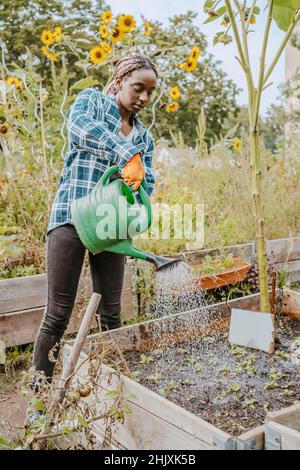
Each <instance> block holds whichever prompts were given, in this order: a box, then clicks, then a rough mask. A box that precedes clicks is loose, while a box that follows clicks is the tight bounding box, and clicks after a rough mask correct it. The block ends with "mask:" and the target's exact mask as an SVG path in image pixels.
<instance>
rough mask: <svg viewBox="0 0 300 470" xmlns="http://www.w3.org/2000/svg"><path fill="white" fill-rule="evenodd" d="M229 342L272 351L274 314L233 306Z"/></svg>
mask: <svg viewBox="0 0 300 470" xmlns="http://www.w3.org/2000/svg"><path fill="white" fill-rule="evenodd" d="M229 342H230V343H234V344H238V345H240V346H246V347H248V348H254V349H260V350H261V351H266V352H270V350H271V346H272V344H273V342H274V324H273V316H272V314H271V313H262V312H251V311H250V310H241V309H238V308H233V309H232V311H231V320H230V330H229Z"/></svg>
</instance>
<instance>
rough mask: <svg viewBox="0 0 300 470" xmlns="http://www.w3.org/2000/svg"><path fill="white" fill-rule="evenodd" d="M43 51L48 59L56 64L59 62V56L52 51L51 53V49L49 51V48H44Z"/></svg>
mask: <svg viewBox="0 0 300 470" xmlns="http://www.w3.org/2000/svg"><path fill="white" fill-rule="evenodd" d="M41 50H42V53H43V54H44V55H45V56H46V57H48V59H50V60H51V61H52V62H56V61H57V60H58V58H57V56H56V55H55V54H53V53H52V52H51V51H49V49H47V47H45V46H43V47H42V48H41Z"/></svg>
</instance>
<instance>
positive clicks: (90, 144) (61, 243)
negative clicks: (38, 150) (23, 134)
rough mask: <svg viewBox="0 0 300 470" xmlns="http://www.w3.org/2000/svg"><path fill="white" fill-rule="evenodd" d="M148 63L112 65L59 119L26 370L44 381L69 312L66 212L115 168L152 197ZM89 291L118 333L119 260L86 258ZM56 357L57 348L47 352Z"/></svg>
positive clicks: (73, 235) (70, 228) (76, 249)
mask: <svg viewBox="0 0 300 470" xmlns="http://www.w3.org/2000/svg"><path fill="white" fill-rule="evenodd" d="M157 78H158V74H157V70H156V67H155V66H154V64H153V63H152V62H151V60H149V59H147V58H144V57H140V56H129V57H126V58H125V59H122V60H120V61H119V62H117V64H116V67H115V73H114V78H113V81H112V82H111V83H110V85H109V86H108V87H107V88H106V89H105V90H104V92H103V93H102V92H100V91H99V90H97V89H93V88H87V89H85V90H83V91H82V92H80V93H79V95H78V96H77V98H76V100H75V102H74V104H73V105H72V106H71V108H70V110H69V111H68V114H67V128H68V136H69V148H68V151H67V153H66V156H65V158H64V167H63V171H62V174H61V177H60V181H59V187H58V190H57V193H56V197H55V200H54V203H53V207H52V211H51V215H50V220H49V225H48V229H47V235H46V239H47V282H48V293H47V306H46V308H45V312H44V318H43V321H42V324H41V327H40V331H39V333H38V336H37V339H36V343H35V349H34V357H33V365H34V367H35V370H37V371H43V372H44V373H45V376H46V377H47V379H48V381H49V382H51V380H52V376H53V372H54V366H55V363H54V362H53V361H50V360H49V358H48V353H49V351H50V350H51V349H52V348H53V347H54V346H55V345H56V344H57V343H58V342H59V341H60V339H61V338H62V336H63V334H64V332H65V330H66V328H67V325H68V322H69V319H70V315H71V312H72V309H73V305H74V301H75V297H76V293H77V288H78V282H79V277H80V272H81V268H82V264H83V259H84V254H85V247H84V246H83V244H82V242H81V241H80V239H79V237H78V235H77V232H76V230H75V227H74V225H72V219H71V213H70V206H71V203H72V201H73V200H74V199H77V198H80V197H83V196H85V195H86V194H88V193H89V192H90V191H91V190H92V188H93V187H94V186H95V184H96V183H97V181H99V178H100V177H101V175H102V174H103V173H104V171H105V170H106V169H107V168H108V167H109V166H112V165H117V166H118V168H119V172H120V174H121V175H122V177H123V179H124V180H125V181H126V182H127V183H128V184H129V185H133V191H136V190H137V189H138V188H139V186H140V184H141V182H142V179H143V178H144V177H145V179H146V183H147V186H148V189H147V192H148V195H149V196H150V194H151V193H152V191H153V187H154V173H153V167H152V156H153V140H152V137H151V135H150V133H149V131H148V130H147V128H146V127H145V126H144V125H143V124H142V123H141V121H140V120H139V119H138V117H137V114H138V112H139V111H141V110H142V109H143V108H144V107H145V106H146V105H147V104H148V102H149V100H150V97H151V94H152V92H153V91H154V90H155V87H156V84H157ZM89 261H90V268H91V274H92V282H93V291H94V292H98V293H100V294H101V295H102V298H101V302H100V305H99V308H98V311H97V313H99V314H100V315H101V321H102V327H103V328H106V329H113V328H118V327H120V326H121V319H120V309H121V306H120V299H121V291H122V284H123V275H124V265H125V256H124V255H121V254H117V253H109V252H102V253H99V254H97V255H92V254H91V253H90V252H89ZM54 351H55V353H54V357H55V358H56V357H57V353H58V347H55V348H54Z"/></svg>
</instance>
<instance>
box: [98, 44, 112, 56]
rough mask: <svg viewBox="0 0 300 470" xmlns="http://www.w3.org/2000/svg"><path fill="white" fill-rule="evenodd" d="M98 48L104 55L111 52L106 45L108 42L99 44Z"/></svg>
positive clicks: (109, 47)
mask: <svg viewBox="0 0 300 470" xmlns="http://www.w3.org/2000/svg"><path fill="white" fill-rule="evenodd" d="M99 47H101V49H102V51H103V52H104V53H105V54H111V53H112V51H113V50H112V48H111V46H110V45H109V44H108V42H105V41H102V42H100V45H99Z"/></svg>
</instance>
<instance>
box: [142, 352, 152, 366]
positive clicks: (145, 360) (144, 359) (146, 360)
mask: <svg viewBox="0 0 300 470" xmlns="http://www.w3.org/2000/svg"><path fill="white" fill-rule="evenodd" d="M154 361H155V359H154V357H152V356H151V355H150V354H149V355H148V356H147V355H146V354H141V357H140V360H139V363H140V364H151V362H154Z"/></svg>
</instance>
